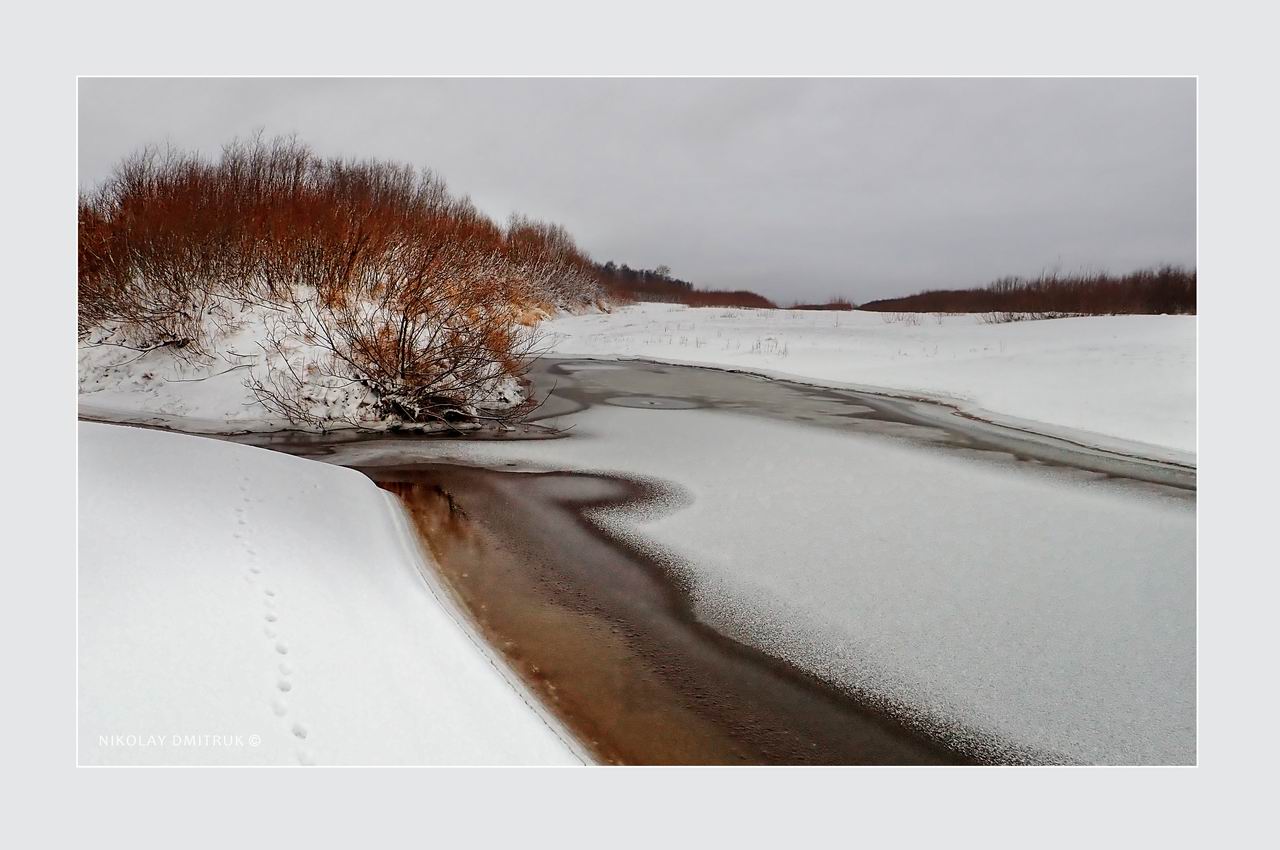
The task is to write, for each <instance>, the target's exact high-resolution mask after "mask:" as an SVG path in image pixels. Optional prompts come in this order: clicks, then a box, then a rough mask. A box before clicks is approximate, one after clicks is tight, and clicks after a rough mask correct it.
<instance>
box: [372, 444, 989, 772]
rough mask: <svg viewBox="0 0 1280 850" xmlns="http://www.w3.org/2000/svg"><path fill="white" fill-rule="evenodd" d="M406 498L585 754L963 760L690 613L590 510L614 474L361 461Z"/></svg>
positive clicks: (610, 499)
mask: <svg viewBox="0 0 1280 850" xmlns="http://www.w3.org/2000/svg"><path fill="white" fill-rule="evenodd" d="M364 471H365V472H366V473H367V474H369V475H370V476H371V477H373V478H374V480H376V481H378V483H379V484H381V486H383V487H385V488H387V489H388V490H390V491H392V492H394V493H396V494H398V495H399V496H400V497H401V498H402V499H403V500H404V502H405V504H406V505H407V506H408V508H409V511H410V513H411V515H412V516H413V518H414V520H415V522H416V523H417V525H418V528H419V529H420V531H421V532H422V536H423V539H424V540H425V541H426V542H427V543H428V545H429V546H430V549H431V552H432V554H433V555H434V556H435V560H436V562H437V564H438V565H439V567H440V569H441V571H442V573H443V575H444V578H445V579H446V581H447V582H448V584H449V586H450V587H451V589H452V590H453V591H454V593H455V594H456V595H457V596H458V598H459V599H460V600H461V602H462V603H463V604H464V605H465V607H466V608H467V610H469V611H470V612H471V613H472V615H473V616H474V617H475V619H476V621H477V623H478V624H479V626H480V628H481V629H482V631H483V632H484V634H485V635H486V637H487V638H488V639H489V641H490V642H491V643H492V644H493V645H494V646H495V647H497V648H498V649H499V650H500V651H502V652H503V654H504V655H505V656H506V658H507V660H508V662H509V663H510V664H511V666H512V667H514V668H515V670H516V671H517V672H518V673H519V674H520V675H521V676H522V677H523V678H524V680H525V682H526V683H527V684H528V685H529V686H530V687H531V688H532V689H533V690H534V691H535V692H536V693H537V694H538V695H539V696H540V697H541V698H542V699H543V700H544V702H545V703H546V704H547V705H548V706H549V707H550V708H551V709H552V710H553V711H554V712H555V713H556V714H557V715H558V716H559V717H560V718H561V720H562V721H564V722H565V723H566V725H568V726H569V728H570V729H571V730H573V731H574V732H575V734H576V735H577V737H578V739H579V740H580V741H582V742H583V744H584V745H586V746H588V747H589V748H590V749H591V750H592V751H593V752H594V753H595V755H596V757H597V758H598V759H599V760H600V761H602V762H606V763H626V764H951V763H964V762H966V761H967V759H965V758H964V757H963V756H961V755H960V754H959V753H955V752H952V751H950V750H948V749H947V748H946V747H944V746H942V745H941V744H939V743H937V742H934V741H931V740H929V739H928V738H926V737H925V736H923V735H922V734H919V733H917V732H914V731H913V730H911V729H909V728H907V727H905V726H903V725H901V724H899V723H897V722H895V721H894V720H893V719H891V718H889V717H886V716H884V715H882V714H880V713H878V712H877V711H875V710H874V709H873V708H871V707H870V706H868V705H864V704H861V703H860V702H859V701H858V700H856V699H854V698H852V697H851V696H849V695H848V694H845V693H842V692H840V691H837V690H835V689H834V688H831V687H830V686H828V685H826V684H824V683H822V682H821V681H819V680H818V679H816V678H814V677H812V676H810V675H809V674H807V673H804V672H802V671H800V670H799V669H797V668H795V667H792V666H791V665H790V664H787V663H784V662H781V661H778V660H776V659H773V658H771V657H770V656H768V655H765V654H764V653H762V652H759V651H757V650H754V649H751V648H749V647H747V646H744V645H742V644H740V643H738V642H736V641H733V640H730V639H729V638H726V637H724V636H722V635H720V634H719V633H717V632H716V631H714V630H713V629H711V628H710V627H708V626H706V625H703V624H702V623H700V622H698V621H697V619H696V618H695V617H694V616H693V612H692V611H691V609H690V607H689V604H688V601H687V597H686V596H685V594H684V593H683V592H682V591H681V589H680V588H678V587H676V586H674V585H673V583H672V581H671V579H670V573H669V571H668V570H667V568H666V567H665V566H664V564H663V563H662V562H661V561H660V560H659V559H658V558H656V557H655V556H654V555H653V554H651V553H647V552H642V551H639V550H637V549H636V548H634V547H633V546H632V545H630V544H629V543H627V542H625V541H622V540H619V539H617V538H615V537H613V536H612V535H610V534H609V533H608V532H606V531H604V530H602V529H601V528H600V527H598V526H596V525H595V524H593V523H592V522H591V521H590V520H589V519H588V518H587V516H586V515H585V513H586V512H588V511H590V510H592V509H596V508H602V507H614V506H618V507H623V508H638V507H640V506H642V505H644V504H645V503H646V502H648V501H650V500H651V499H653V498H654V497H655V496H656V495H658V494H657V493H655V492H654V490H653V489H652V488H651V487H650V486H647V485H644V484H640V483H638V482H634V481H628V480H625V479H618V478H609V477H604V476H594V475H582V474H571V473H517V472H501V471H495V470H485V469H476V468H468V467H457V466H448V465H433V464H415V465H413V466H411V467H392V468H388V467H377V468H372V469H366V470H364Z"/></svg>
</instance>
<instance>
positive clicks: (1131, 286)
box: [861, 265, 1196, 316]
mask: <svg viewBox="0 0 1280 850" xmlns="http://www.w3.org/2000/svg"><path fill="white" fill-rule="evenodd" d="M861 309H863V310H878V311H881V312H912V313H997V312H999V313H1041V314H1063V313H1069V314H1070V313H1074V314H1079V315H1091V316H1096V315H1116V314H1132V313H1142V314H1157V315H1158V314H1162V313H1192V314H1194V313H1195V312H1196V272H1195V269H1185V268H1182V267H1180V266H1173V265H1165V266H1160V267H1157V268H1151V269H1142V270H1140V271H1136V272H1131V273H1130V274H1125V275H1118V276H1117V275H1112V274H1107V273H1105V272H1093V273H1086V274H1076V275H1060V274H1056V273H1055V274H1050V275H1041V276H1040V277H1037V278H1021V277H1004V278H1001V279H999V280H997V281H994V282H993V283H989V284H987V285H986V286H983V287H979V288H976V289H931V290H926V291H924V292H918V293H916V294H915V295H908V296H906V297H903V298H883V299H880V300H877V301H869V302H867V303H865V304H863V305H862V307H861Z"/></svg>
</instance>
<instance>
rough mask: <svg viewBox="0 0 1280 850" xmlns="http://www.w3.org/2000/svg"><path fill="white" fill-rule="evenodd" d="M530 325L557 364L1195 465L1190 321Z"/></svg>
mask: <svg viewBox="0 0 1280 850" xmlns="http://www.w3.org/2000/svg"><path fill="white" fill-rule="evenodd" d="M540 327H541V330H542V332H543V334H544V340H543V341H544V344H545V345H546V346H547V347H549V349H550V352H549V353H551V354H553V355H555V356H597V357H598V356H617V357H644V358H648V359H653V360H662V361H670V362H678V363H692V364H698V365H707V366H719V367H728V368H733V369H742V370H746V371H752V372H758V373H761V374H766V375H770V376H772V377H798V378H801V379H807V380H810V381H814V382H818V383H827V384H835V385H840V384H852V385H858V386H861V387H871V388H884V389H889V390H893V391H898V392H904V393H909V394H918V395H924V396H930V397H939V398H943V399H947V400H952V401H955V402H959V403H960V406H961V407H962V408H964V409H966V410H967V411H968V412H972V413H975V414H977V415H982V416H983V417H984V418H990V419H994V420H997V421H1001V422H1005V423H1006V424H1012V425H1015V426H1024V427H1030V428H1032V429H1033V430H1039V431H1043V432H1047V433H1055V434H1058V435H1061V436H1066V437H1068V438H1071V439H1078V440H1081V441H1084V442H1089V443H1091V444H1096V445H1101V446H1104V447H1114V448H1119V449H1121V450H1126V449H1128V450H1133V451H1143V450H1144V449H1147V447H1150V450H1147V451H1145V452H1144V453H1146V454H1148V455H1151V456H1156V457H1162V458H1167V459H1171V460H1179V461H1194V452H1195V448H1196V320H1195V317H1194V316H1094V317H1085V318H1075V319H1053V320H1046V321H1028V322H1013V323H1007V324H986V323H984V322H983V321H982V319H981V318H980V317H979V316H977V315H960V316H937V315H934V314H927V313H926V314H898V315H895V314H883V313H870V312H862V311H852V312H825V311H804V310H741V309H722V308H690V307H684V306H681V305H671V304H639V305H635V306H632V307H624V308H621V309H619V310H617V311H615V312H614V313H612V314H599V315H582V316H564V317H560V318H556V319H552V320H549V321H547V322H544V323H543V324H542V325H541V326H540ZM1118 441H1122V442H1118ZM1129 443H1134V444H1139V445H1137V446H1130V445H1126V444H1129Z"/></svg>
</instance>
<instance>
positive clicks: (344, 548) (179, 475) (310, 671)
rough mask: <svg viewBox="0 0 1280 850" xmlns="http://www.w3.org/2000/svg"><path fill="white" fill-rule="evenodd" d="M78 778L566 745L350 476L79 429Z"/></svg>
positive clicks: (479, 755)
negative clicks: (125, 767) (113, 767)
mask: <svg viewBox="0 0 1280 850" xmlns="http://www.w3.org/2000/svg"><path fill="white" fill-rule="evenodd" d="M79 442H80V457H79V470H80V482H79V488H80V489H79V512H80V517H79V551H80V563H79V759H80V762H81V763H83V764H297V763H304V764H309V763H317V764H401V763H403V764H491V763H500V764H546V763H573V762H576V761H578V759H577V757H576V756H575V755H574V753H573V751H572V750H571V748H570V745H569V744H568V743H566V740H565V739H563V738H562V737H561V735H560V734H559V733H558V732H557V731H555V730H554V729H553V727H552V726H551V725H550V724H549V722H548V721H547V720H546V719H545V718H544V716H543V715H542V714H541V713H540V711H538V710H536V709H535V708H533V707H532V706H531V705H530V704H529V703H528V702H527V701H526V698H525V697H524V696H523V695H522V693H521V692H520V691H519V690H517V688H516V686H514V685H513V684H512V680H514V677H512V679H511V680H509V679H508V678H507V677H506V675H504V673H503V672H502V671H501V670H500V669H499V668H498V667H497V666H496V665H495V663H494V662H493V661H492V659H491V657H490V655H489V654H488V651H487V650H486V649H484V648H483V647H482V646H481V645H480V644H479V643H478V642H477V641H476V640H475V639H473V636H472V635H471V633H470V632H469V630H468V629H467V628H465V627H464V626H463V625H460V623H459V620H458V619H457V616H456V614H455V612H454V611H453V609H452V607H451V605H450V603H449V602H448V600H447V599H446V598H445V597H444V596H443V595H442V594H441V592H440V591H439V590H438V589H433V588H432V587H431V586H429V584H428V582H427V580H424V579H425V578H429V576H430V572H429V570H428V571H427V572H425V573H424V571H423V570H422V567H423V566H424V565H423V564H422V562H421V560H420V559H421V558H422V557H424V556H423V555H422V554H421V552H420V550H419V549H418V547H417V546H416V544H415V543H414V541H413V539H412V538H411V537H410V536H409V531H408V527H407V525H406V521H405V519H404V517H403V516H402V515H401V513H400V511H399V506H398V504H397V503H396V502H395V501H394V499H392V497H391V496H389V495H388V494H386V493H384V492H382V491H381V490H379V489H377V488H376V487H375V486H374V485H373V484H372V483H371V482H369V481H368V479H366V478H365V477H364V476H362V475H360V474H359V473H356V472H353V471H350V470H347V469H342V468H339V467H334V466H329V465H326V464H322V463H317V462H313V461H308V460H302V459H298V458H294V457H289V456H286V455H282V454H277V453H274V452H269V451H264V450H260V449H254V448H249V447H245V446H238V445H233V444H229V443H223V442H218V441H215V440H210V439H204V438H199V437H190V436H183V435H176V434H166V433H161V432H157V431H150V430H143V429H138V428H127V427H119V426H111V425H99V424H94V423H82V424H81V425H80V438H79Z"/></svg>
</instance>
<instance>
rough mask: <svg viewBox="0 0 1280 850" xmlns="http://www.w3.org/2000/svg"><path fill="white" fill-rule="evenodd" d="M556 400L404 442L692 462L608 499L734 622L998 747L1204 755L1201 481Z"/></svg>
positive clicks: (697, 594)
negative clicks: (1159, 483)
mask: <svg viewBox="0 0 1280 850" xmlns="http://www.w3.org/2000/svg"><path fill="white" fill-rule="evenodd" d="M602 365H603V364H583V368H585V369H589V370H590V371H591V373H593V374H599V371H598V370H599V369H600V368H601V366H602ZM552 422H553V424H560V425H569V424H572V426H573V428H572V431H571V432H570V435H569V437H568V439H562V440H544V441H532V442H530V441H524V442H494V441H487V442H462V443H460V442H452V441H451V442H449V443H439V442H432V443H430V444H426V443H416V444H411V443H407V442H402V441H398V442H396V443H395V446H396V450H397V451H400V452H405V451H411V452H415V453H420V454H421V456H423V457H431V458H440V459H446V460H457V461H460V462H470V463H488V464H495V465H498V466H499V467H500V468H503V467H504V466H505V464H508V463H511V462H520V463H521V464H522V465H523V466H524V468H529V469H534V470H537V469H547V470H553V469H555V470H558V469H570V470H579V471H593V472H606V473H620V474H624V475H631V476H638V477H644V478H647V479H650V480H654V479H656V480H659V481H662V482H670V483H673V484H674V485H675V487H676V489H677V491H679V492H680V493H681V496H680V499H679V500H678V502H679V503H678V504H673V505H672V506H671V507H670V510H669V511H668V512H666V513H664V514H661V515H658V516H643V517H638V516H635V515H628V514H625V513H622V512H614V513H610V514H606V515H601V516H600V517H598V520H599V521H600V522H602V523H605V524H606V525H608V526H609V527H610V528H612V529H614V530H615V531H616V532H617V533H619V534H621V535H623V536H624V537H627V538H631V539H635V540H638V541H640V542H641V543H642V544H643V545H647V546H653V545H656V546H658V547H659V549H660V550H661V551H664V552H667V553H670V554H671V555H672V556H673V563H675V564H676V565H677V569H679V570H681V571H682V572H683V573H684V578H686V579H687V581H688V584H689V586H690V587H691V592H692V594H693V598H694V601H695V604H696V606H697V611H698V614H699V616H700V617H702V618H703V619H705V620H706V621H707V622H709V623H711V624H712V625H714V626H715V627H717V628H719V629H721V630H723V631H726V632H728V633H730V634H732V635H735V636H737V637H739V639H741V640H744V641H746V642H748V643H750V644H753V645H755V646H757V647H758V648H760V649H762V650H763V651H765V652H769V653H772V654H775V655H779V656H781V657H784V658H787V659H789V660H791V661H793V662H794V663H796V664H797V665H799V666H801V667H803V668H806V669H809V670H810V671H812V672H814V673H816V674H817V675H820V676H822V677H824V678H826V679H828V680H829V681H833V682H836V683H838V684H841V685H843V686H845V687H848V688H850V689H852V690H855V691H857V692H859V693H862V694H864V695H869V696H870V697H871V698H872V699H874V700H876V701H878V702H880V703H881V704H883V705H885V706H887V707H889V708H890V709H891V710H894V711H896V712H898V713H899V714H901V715H903V716H905V717H907V718H908V719H910V720H912V721H913V722H918V723H920V724H922V725H923V726H925V727H927V728H930V729H932V730H933V731H935V732H937V733H939V734H942V735H945V736H948V737H952V738H953V739H957V740H960V741H962V742H963V743H964V745H965V746H967V747H970V748H972V749H973V750H974V751H976V752H980V753H985V754H987V755H993V756H995V757H998V758H1019V757H1027V756H1029V757H1031V758H1033V759H1037V760H1043V759H1050V760H1056V759H1061V760H1067V761H1079V762H1087V763H1120V764H1150V763H1190V762H1194V760H1195V741H1196V738H1195V529H1196V526H1195V504H1194V500H1191V499H1187V498H1182V497H1176V496H1171V495H1170V494H1168V493H1167V492H1164V491H1159V490H1153V489H1151V488H1144V487H1140V486H1136V485H1134V486H1130V485H1124V484H1121V483H1118V482H1115V481H1107V480H1105V478H1104V477H1102V476H1099V475H1094V474H1090V473H1078V472H1072V471H1068V470H1059V469H1055V468H1052V467H1040V466H1028V465H1026V464H1014V463H1011V462H1009V461H1008V460H1007V458H995V459H992V458H989V457H983V456H977V455H972V454H968V453H964V452H960V451H957V450H954V449H942V448H934V449H928V448H922V447H920V446H912V445H909V444H904V443H902V442H901V441H898V440H895V439H893V438H890V437H884V436H879V435H872V434H855V433H849V432H837V431H833V430H830V429H825V428H818V427H806V426H802V425H793V424H788V423H783V422H777V421H773V420H769V419H766V418H763V417H756V416H749V415H741V414H735V413H730V412H724V411H714V410H704V409H668V410H664V409H656V408H654V409H642V408H635V407H623V406H612V405H605V406H594V407H590V408H588V409H587V410H585V411H581V412H578V413H574V414H572V415H570V416H566V417H564V418H563V419H561V420H552ZM761 447H768V449H767V450H762V449H761ZM378 452H379V448H378V446H377V445H376V444H375V445H361V444H351V445H347V446H343V447H342V448H341V449H340V451H339V455H338V457H339V459H340V460H341V461H342V462H344V463H351V462H356V461H358V462H361V463H376V462H377V460H378Z"/></svg>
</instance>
